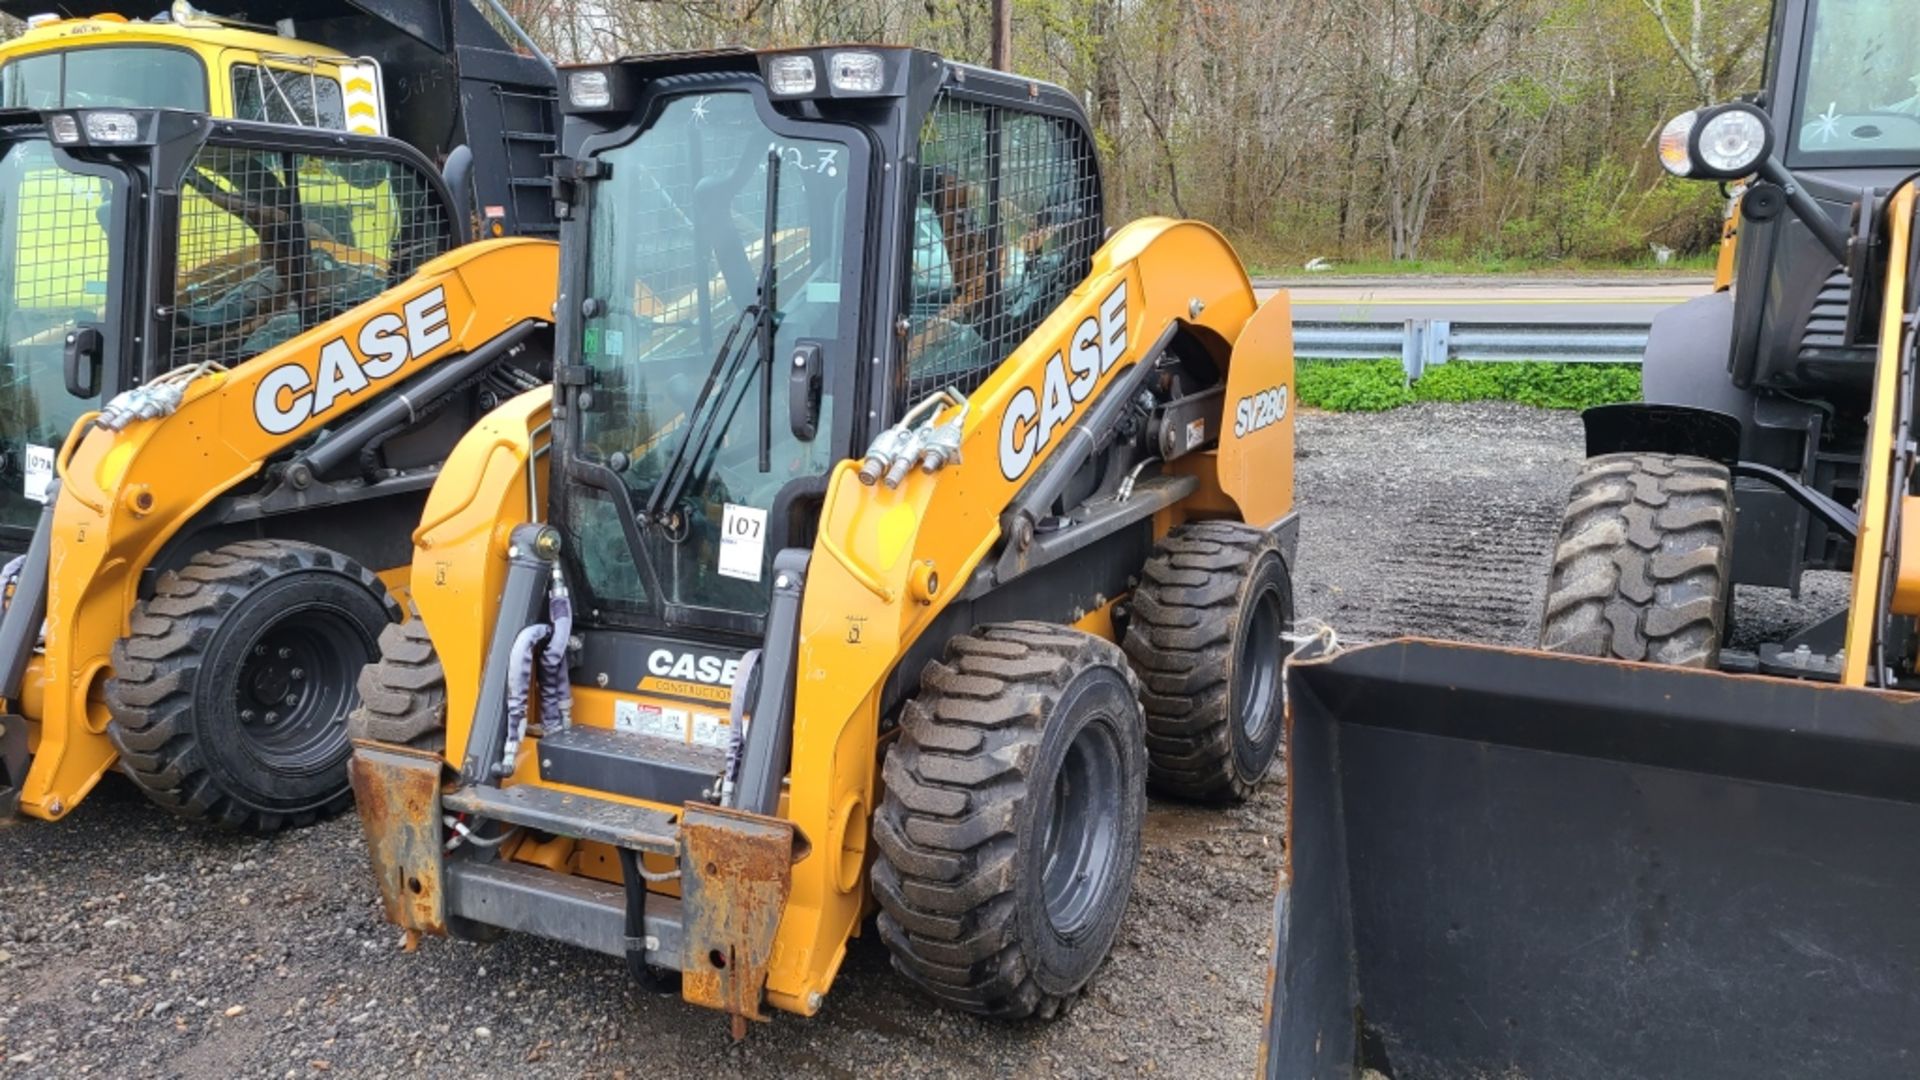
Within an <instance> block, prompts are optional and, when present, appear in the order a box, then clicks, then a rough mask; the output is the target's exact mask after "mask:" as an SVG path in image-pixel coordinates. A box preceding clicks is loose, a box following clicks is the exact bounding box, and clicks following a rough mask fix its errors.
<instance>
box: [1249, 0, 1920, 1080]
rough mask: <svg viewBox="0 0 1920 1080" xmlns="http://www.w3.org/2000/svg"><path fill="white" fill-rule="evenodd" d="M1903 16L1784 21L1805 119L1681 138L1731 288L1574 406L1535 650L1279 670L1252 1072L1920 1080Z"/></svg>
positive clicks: (1918, 137)
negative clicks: (1282, 727) (1575, 458)
mask: <svg viewBox="0 0 1920 1080" xmlns="http://www.w3.org/2000/svg"><path fill="white" fill-rule="evenodd" d="M1911 16H1912V11H1911V9H1910V7H1909V6H1908V5H1904V4H1896V3H1892V2H1885V3H1856V4H1846V5H1840V4H1829V3H1809V2H1803V0H1783V2H1782V3H1780V4H1778V5H1776V7H1775V19H1776V24H1775V34H1776V45H1775V47H1774V49H1773V50H1772V55H1773V56H1774V57H1775V64H1776V68H1775V71H1774V73H1773V80H1772V83H1771V87H1772V90H1771V93H1770V94H1769V100H1771V101H1772V102H1773V103H1774V105H1775V107H1776V108H1777V109H1778V110H1780V112H1779V115H1781V116H1787V117H1790V118H1797V119H1793V121H1792V122H1791V123H1790V124H1789V125H1787V126H1785V127H1777V126H1776V125H1775V123H1774V121H1773V119H1772V117H1770V116H1769V115H1768V113H1767V112H1766V111H1763V110H1762V109H1760V108H1758V107H1756V106H1754V105H1752V104H1748V103H1736V104H1730V105H1723V106H1718V107H1715V108H1711V109H1706V110H1701V111H1698V112H1693V113H1688V114H1685V115H1683V116H1681V117H1678V118H1676V119H1675V121H1674V122H1673V123H1672V124H1670V125H1668V127H1667V129H1666V131H1665V132H1664V134H1663V136H1662V145H1661V156H1662V160H1663V163H1664V164H1666V166H1667V167H1668V168H1669V169H1670V170H1672V171H1673V172H1675V173H1677V174H1679V175H1682V176H1691V177H1697V178H1700V179H1707V180H1721V181H1735V180H1742V179H1745V180H1746V183H1745V184H1744V190H1743V193H1742V194H1741V195H1740V197H1739V201H1738V203H1737V208H1736V211H1735V213H1736V219H1735V221H1734V222H1733V223H1732V224H1731V225H1730V228H1729V233H1730V234H1731V235H1733V236H1735V237H1737V243H1738V251H1737V252H1736V253H1735V254H1734V255H1732V256H1731V258H1730V261H1729V265H1731V266H1732V267H1733V272H1734V275H1735V278H1736V279H1737V282H1738V287H1737V288H1734V289H1730V290H1727V291H1724V292H1722V293H1716V294H1715V295H1714V296H1710V297H1706V298H1703V299H1701V300H1696V301H1693V302H1691V303H1689V304H1687V305H1683V306H1682V307H1681V308H1677V309H1674V310H1673V311H1672V312H1671V313H1669V314H1668V315H1664V316H1662V318H1661V320H1660V321H1657V322H1656V323H1655V325H1654V328H1653V335H1652V340H1651V341H1650V343H1649V347H1648V351H1647V356H1646V369H1645V374H1646V388H1647V401H1646V402H1644V403H1637V404H1634V405H1628V406H1611V407H1608V408H1605V409H1600V410H1593V411H1592V412H1590V413H1589V414H1588V415H1587V417H1586V421H1587V437H1588V452H1589V454H1590V455H1591V456H1590V459H1589V461H1588V463H1587V466H1586V468H1585V469H1584V470H1583V472H1582V474H1581V476H1580V478H1579V479H1578V480H1577V481H1576V483H1575V485H1574V488H1573V491H1572V494H1571V497H1570V499H1569V502H1568V506H1567V509H1566V513H1565V516H1564V518H1563V523H1562V529H1561V533H1560V536H1559V539H1558V542H1557V544H1556V546H1555V549H1554V552H1553V566H1552V569H1551V578H1550V580H1549V582H1548V588H1547V596H1546V603H1545V607H1544V612H1543V629H1542V635H1541V648H1542V650H1544V651H1541V652H1529V651H1522V650H1514V649H1499V648H1489V647H1484V646H1475V645H1465V644H1458V643H1446V642H1438V641H1419V640H1403V641H1394V642H1388V643H1385V644H1379V645H1371V646H1366V647H1361V648H1356V649H1353V650H1351V651H1348V652H1346V653H1344V654H1342V655H1338V656H1334V657H1332V658H1327V659H1317V660H1312V661H1297V662H1295V663H1294V664H1293V665H1292V667H1291V669H1290V671H1289V675H1288V679H1287V686H1288V691H1289V698H1290V701H1289V709H1290V722H1289V724H1288V737H1287V745H1286V751H1285V753H1286V761H1287V768H1286V775H1287V781H1288V784H1289V789H1288V794H1289V809H1290V817H1289V821H1288V824H1287V836H1286V841H1287V858H1286V864H1285V866H1286V868H1285V871H1284V874H1283V881H1282V884H1281V889H1280V894H1279V899H1278V903H1277V905H1276V910H1275V915H1276V930H1277V938H1276V943H1275V948H1274V952H1273V964H1274V970H1273V982H1272V1002H1271V1011H1270V1013H1269V1017H1268V1020H1269V1023H1268V1031H1267V1040H1266V1057H1265V1062H1264V1072H1265V1073H1266V1075H1268V1076H1272V1077H1286V1078H1289V1080H1291V1078H1298V1077H1350V1076H1356V1075H1358V1074H1359V1073H1360V1072H1361V1071H1362V1070H1363V1069H1364V1070H1373V1071H1376V1072H1378V1073H1380V1074H1382V1075H1385V1076H1387V1077H1391V1078H1394V1080H1419V1078H1455V1077H1458V1078H1466V1077H1508V1076H1512V1077H1568V1078H1576V1080H1577V1078H1599V1077H1646V1076H1685V1077H1695V1078H1721V1077H1725V1078H1735V1077H1738V1078H1742V1080H1750V1078H1755V1077H1782V1078H1787V1077H1806V1076H1822V1077H1879V1076H1894V1075H1905V1074H1908V1073H1911V1072H1913V1071H1914V1070H1915V1067H1916V1053H1917V1051H1916V1048H1915V1044H1914V1031H1915V1025H1916V1023H1920V918H1916V912H1915V907H1914V903H1913V898H1914V896H1915V895H1916V893H1917V892H1920V857H1917V856H1916V853H1915V849H1914V843H1913V837H1914V834H1915V830H1916V829H1920V693H1916V691H1920V654H1917V652H1916V648H1917V647H1920V632H1917V631H1920V622H1917V620H1916V617H1920V476H1917V475H1916V467H1915V449H1914V448H1915V437H1914V427H1913V418H1914V409H1915V405H1916V394H1917V393H1920V379H1917V378H1916V372H1915V361H1916V356H1915V347H1916V345H1915V321H1916V318H1920V289H1916V287H1915V284H1916V277H1915V275H1916V271H1920V249H1917V248H1916V245H1915V227H1916V224H1920V222H1917V221H1916V204H1917V201H1920V200H1917V199H1916V188H1915V184H1914V181H1913V180H1912V179H1911V177H1912V174H1913V170H1914V169H1915V168H1916V167H1920V120H1917V119H1915V117H1914V116H1913V114H1912V110H1911V109H1910V108H1908V107H1895V106H1894V105H1890V104H1889V103H1896V104H1897V101H1898V100H1899V99H1898V98H1897V97H1896V96H1890V95H1897V94H1904V93H1906V92H1908V91H1909V90H1910V82H1909V77H1910V76H1911V75H1912V74H1913V73H1914V71H1915V69H1916V68H1915V66H1908V67H1903V68H1889V67H1888V65H1887V61H1888V59H1889V58H1890V57H1891V58H1897V57H1899V56H1900V55H1901V54H1900V52H1899V50H1898V49H1895V48H1892V47H1891V46H1890V45H1889V47H1888V48H1886V49H1879V48H1878V46H1879V45H1880V44H1882V43H1892V42H1895V41H1901V40H1905V41H1911V40H1912V33H1911V28H1910V25H1909V24H1910V22H1911ZM1867 41H1871V42H1874V43H1876V51H1875V52H1874V53H1873V54H1872V55H1870V56H1861V55H1858V48H1857V47H1858V46H1859V45H1860V43H1862V42H1867ZM1849 45H1851V46H1853V47H1854V48H1853V51H1852V52H1849V51H1848V48H1847V47H1848V46H1849ZM1906 56H1907V58H1908V59H1909V60H1911V61H1912V62H1913V64H1914V65H1916V66H1920V54H1916V53H1914V52H1913V51H1912V50H1908V51H1907V53H1906ZM1895 76H1897V77H1895ZM1776 144H1777V145H1778V147H1779V149H1778V151H1777V152H1776V149H1775V147H1776ZM1842 568H1845V569H1846V570H1847V573H1848V589H1847V603H1846V605H1845V607H1844V608H1843V609H1842V610H1840V611H1838V612H1836V613H1834V614H1833V615H1831V616H1829V617H1824V618H1819V619H1816V620H1814V621H1813V622H1812V623H1811V624H1810V625H1808V626H1805V627H1802V628H1799V629H1796V630H1795V631H1794V633H1793V634H1791V635H1790V636H1787V637H1786V638H1785V639H1784V640H1778V641H1762V642H1758V643H1753V642H1750V641H1741V640H1739V639H1736V638H1735V636H1734V635H1733V633H1732V631H1731V627H1732V611H1731V608H1732V604H1731V599H1732V585H1733V584H1734V583H1736V582H1738V583H1740V584H1746V585H1797V584H1798V583H1799V580H1800V574H1801V572H1802V571H1803V570H1808V569H1813V570H1825V569H1842ZM1748 636H1749V637H1752V636H1753V635H1751V634H1750V635H1748ZM1736 645H1744V646H1745V647H1736Z"/></svg>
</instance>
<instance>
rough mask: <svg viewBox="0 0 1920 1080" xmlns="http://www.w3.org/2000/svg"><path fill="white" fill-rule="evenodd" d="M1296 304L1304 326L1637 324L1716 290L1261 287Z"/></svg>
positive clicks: (1587, 284)
mask: <svg viewBox="0 0 1920 1080" xmlns="http://www.w3.org/2000/svg"><path fill="white" fill-rule="evenodd" d="M1280 287H1284V288H1286V289H1287V290H1288V291H1289V292H1290V293H1291V294H1292V296H1293V305H1294V316H1293V317H1294V319H1295V320H1296V321H1299V322H1400V321H1402V320H1405V319H1450V320H1452V321H1454V322H1489V323H1508V322H1530V323H1592V324H1607V323H1620V324H1640V325H1645V324H1646V323H1648V322H1651V321H1652V320H1653V317H1654V315H1656V314H1658V313H1659V312H1660V311H1662V310H1664V309H1665V308H1667V307H1670V306H1672V305H1674V304H1678V303H1682V302H1684V301H1686V300H1690V299H1692V298H1693V297H1696V296H1702V295H1705V294H1706V293H1707V292H1709V291H1710V290H1711V289H1712V284H1711V282H1709V281H1708V280H1707V279H1706V278H1693V277H1688V278H1675V277H1650V278H1646V279H1642V280H1632V279H1613V280H1605V281H1579V280H1575V281H1569V280H1557V281H1556V280H1533V279H1515V278H1502V279H1483V280H1475V279H1471V278H1455V279H1441V280H1427V279H1409V280H1405V281H1393V280H1390V279H1389V280H1365V281H1356V280H1353V279H1328V280H1326V281H1314V280H1307V281H1287V282H1263V283H1261V284H1260V286H1259V291H1260V294H1261V296H1262V297H1265V296H1268V295H1271V294H1272V293H1273V292H1274V291H1275V290H1276V289H1277V288H1280Z"/></svg>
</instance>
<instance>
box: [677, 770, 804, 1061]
mask: <svg viewBox="0 0 1920 1080" xmlns="http://www.w3.org/2000/svg"><path fill="white" fill-rule="evenodd" d="M805 851H806V845H805V841H804V840H801V839H800V838H799V836H798V834H796V833H795V832H794V828H793V823H792V822H788V821H782V820H780V819H779V818H771V817H762V816H760V815H759V814H750V813H747V812H746V811H744V810H734V809H729V808H726V807H720V806H704V805H700V804H688V806H687V807H686V811H685V813H684V814H683V815H682V816H681V818H680V896H681V915H682V919H683V920H684V926H685V933H686V959H685V962H684V963H683V965H682V967H681V984H680V995H681V996H682V997H684V998H685V999H686V1000H688V1001H690V1002H692V1003H694V1004H696V1005H705V1006H707V1007H708V1008H713V1009H724V1010H725V1011H727V1012H728V1013H730V1014H732V1016H733V1034H734V1037H735V1038H739V1037H741V1036H743V1035H745V1034H746V1022H745V1021H746V1019H747V1018H751V1019H754V1020H765V1019H767V1018H766V1016H764V1015H762V1014H761V1012H760V999H761V997H762V995H763V992H764V991H765V989H766V984H767V968H768V966H769V965H770V963H771V962H772V959H773V940H774V935H775V933H776V932H777V931H778V930H779V929H780V915H781V913H782V912H783V911H785V910H786V906H787V893H788V891H789V890H790V889H791V887H792V884H793V864H794V862H795V861H797V860H798V859H799V858H800V856H802V855H803V854H805Z"/></svg>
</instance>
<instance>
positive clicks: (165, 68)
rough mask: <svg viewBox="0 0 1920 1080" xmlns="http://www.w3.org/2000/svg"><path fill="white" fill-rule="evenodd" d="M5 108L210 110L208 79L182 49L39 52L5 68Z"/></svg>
mask: <svg viewBox="0 0 1920 1080" xmlns="http://www.w3.org/2000/svg"><path fill="white" fill-rule="evenodd" d="M0 106H3V107H6V108H10V109H16V108H18V109H69V108H71V109H83V108H88V107H100V106H118V107H122V108H138V107H142V106H149V107H154V108H175V109H188V110H191V111H193V112H205V111H207V77H206V73H205V71H204V70H203V69H202V68H201V66H200V61H199V60H198V59H196V58H195V57H194V55H193V54H192V53H190V52H186V51H185V50H182V49H168V48H159V47H154V46H135V45H114V46H101V47H96V48H91V49H69V50H66V51H64V52H50V53H36V54H34V55H32V56H22V57H19V58H17V59H14V60H9V61H7V64H6V66H5V67H0Z"/></svg>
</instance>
